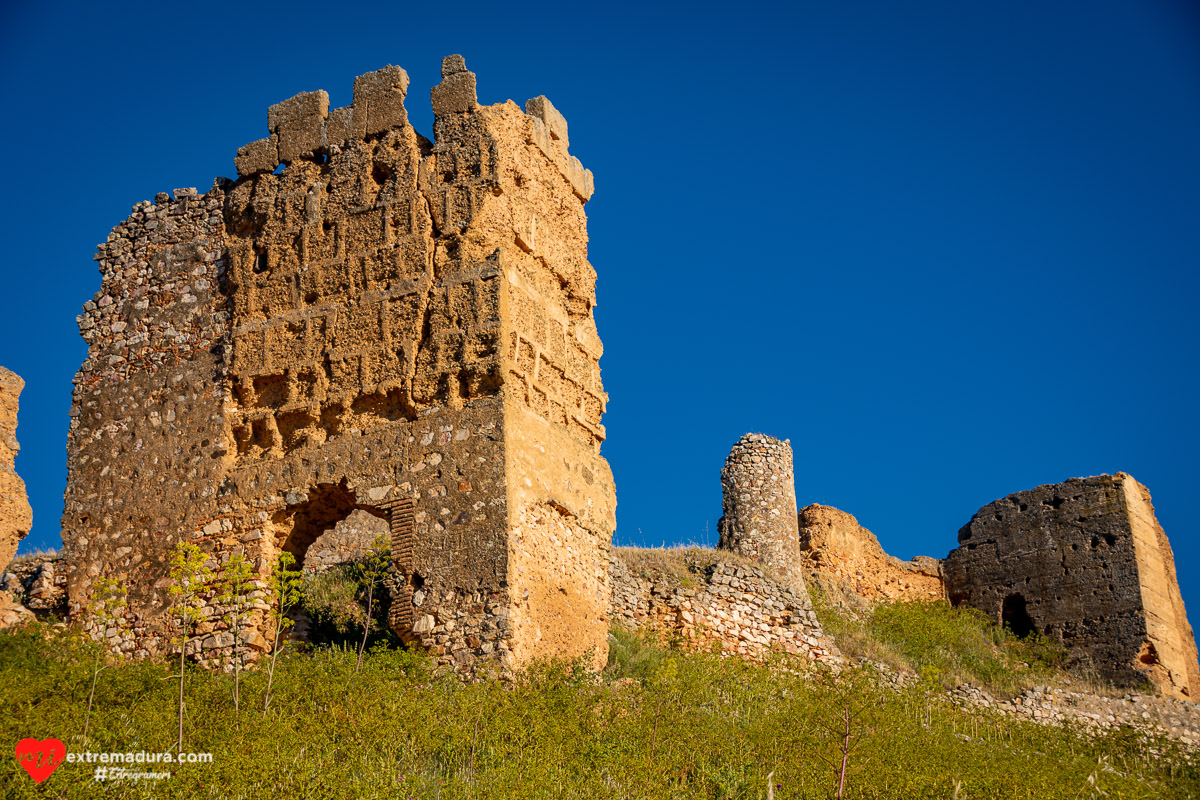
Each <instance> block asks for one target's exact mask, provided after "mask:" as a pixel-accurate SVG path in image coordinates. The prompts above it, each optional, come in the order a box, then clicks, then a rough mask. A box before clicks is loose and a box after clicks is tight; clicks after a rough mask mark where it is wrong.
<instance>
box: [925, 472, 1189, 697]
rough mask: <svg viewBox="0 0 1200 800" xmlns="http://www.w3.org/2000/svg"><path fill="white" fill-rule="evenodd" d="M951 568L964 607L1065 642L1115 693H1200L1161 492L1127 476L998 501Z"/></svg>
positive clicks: (980, 517) (970, 529) (975, 523)
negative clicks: (1143, 685)
mask: <svg viewBox="0 0 1200 800" xmlns="http://www.w3.org/2000/svg"><path fill="white" fill-rule="evenodd" d="M958 542H959V547H958V548H957V549H956V550H954V551H953V552H951V553H950V555H949V556H947V558H946V561H945V565H944V566H945V574H946V587H947V590H948V592H949V595H950V599H951V601H952V602H953V603H955V604H959V603H967V604H969V605H971V606H974V607H976V608H979V609H981V610H983V611H985V612H987V613H989V614H994V615H995V616H996V619H997V621H1000V622H1004V623H1006V624H1008V625H1010V626H1011V627H1012V628H1013V630H1014V631H1015V632H1016V633H1018V634H1021V633H1027V632H1030V631H1033V630H1036V631H1038V632H1039V633H1041V634H1043V635H1046V636H1051V637H1054V638H1056V639H1059V640H1060V641H1062V642H1063V644H1064V645H1066V646H1067V647H1068V648H1069V650H1070V653H1071V655H1072V656H1073V657H1074V658H1076V659H1087V660H1090V661H1091V662H1092V663H1094V665H1095V666H1096V667H1097V668H1098V669H1099V670H1100V671H1101V672H1102V673H1103V674H1104V676H1105V677H1107V678H1108V679H1110V680H1112V681H1113V682H1115V683H1118V684H1123V685H1132V684H1136V683H1140V682H1142V681H1143V680H1145V679H1147V678H1148V679H1149V680H1150V681H1151V682H1152V683H1153V684H1154V685H1155V686H1156V687H1157V688H1158V690H1159V691H1161V692H1162V693H1163V694H1166V695H1170V696H1175V697H1192V698H1194V697H1195V696H1196V693H1197V692H1198V691H1200V666H1198V665H1197V660H1196V643H1195V639H1194V637H1193V634H1192V628H1191V626H1190V625H1189V624H1188V621H1187V614H1186V613H1185V611H1184V608H1183V599H1182V597H1181V595H1180V592H1179V584H1178V581H1177V579H1176V574H1175V560H1174V556H1173V554H1172V552H1171V545H1170V543H1168V541H1167V537H1166V534H1165V533H1164V532H1163V529H1162V527H1161V526H1160V525H1159V524H1158V521H1157V519H1155V516H1154V506H1153V505H1152V504H1151V502H1150V493H1149V492H1148V491H1147V490H1146V487H1144V486H1142V485H1141V484H1140V483H1138V482H1137V481H1136V480H1134V479H1133V478H1132V477H1131V476H1129V475H1126V474H1125V473H1117V474H1116V475H1100V476H1097V477H1093V478H1073V479H1071V480H1069V481H1066V482H1065V483H1059V484H1052V485H1047V486H1039V487H1037V488H1036V489H1030V490H1028V491H1024V492H1017V493H1016V494H1012V495H1009V496H1008V497H1006V498H1004V499H1002V500H997V501H996V502H994V503H990V504H988V505H986V506H984V507H983V508H981V509H980V510H979V512H978V513H976V514H975V516H974V517H973V518H972V519H971V521H970V522H969V523H967V524H966V525H965V526H964V527H963V528H962V530H960V531H959V533H958Z"/></svg>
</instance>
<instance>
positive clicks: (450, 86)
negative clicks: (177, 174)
mask: <svg viewBox="0 0 1200 800" xmlns="http://www.w3.org/2000/svg"><path fill="white" fill-rule="evenodd" d="M476 84H477V81H476V76H475V73H473V72H471V71H469V70H468V69H467V65H466V61H465V60H464V59H463V57H462V56H461V55H449V56H446V57H445V58H444V59H442V81H441V83H439V84H438V85H436V86H434V87H432V88H431V89H430V102H431V104H432V106H433V113H434V117H435V120H436V119H441V118H444V117H446V116H447V115H451V114H473V113H476V112H477V111H479V110H480V109H481V108H483V106H480V105H479V100H478V96H477V90H476ZM408 87H409V78H408V73H407V72H405V71H404V69H402V68H401V67H395V66H391V65H389V66H386V67H384V68H383V69H380V70H376V71H374V72H368V73H366V74H365V75H359V76H358V77H357V78H355V79H354V100H353V102H351V104H350V105H348V106H343V107H341V108H335V109H333V110H330V108H329V95H328V94H327V93H326V92H325V91H324V90H318V91H315V92H301V93H300V94H297V95H295V96H294V97H290V98H288V99H287V100H284V101H282V102H280V103H276V104H275V105H273V106H270V107H269V108H268V109H267V130H268V131H269V135H268V136H266V137H265V138H262V139H258V140H256V141H253V142H250V143H249V144H247V145H244V146H243V147H240V148H238V151H237V156H236V157H235V158H234V165H235V166H236V167H237V172H238V175H239V176H240V177H248V176H252V175H255V174H258V173H262V172H274V171H275V169H276V168H277V167H278V166H279V165H280V164H284V165H286V164H290V163H292V162H294V161H296V160H298V159H304V158H317V157H319V156H321V155H328V154H330V153H336V152H338V151H339V150H340V149H341V148H343V147H345V146H347V145H348V144H349V143H351V142H353V141H357V140H365V139H367V138H369V137H372V136H378V135H380V134H383V133H385V132H386V131H388V130H391V129H393V128H403V127H405V126H407V125H408V112H407V110H406V109H405V106H404V101H405V98H406V97H407V95H408ZM501 105H503V104H501ZM525 114H526V115H527V116H528V120H529V123H528V128H529V130H528V132H527V136H526V141H527V142H528V143H529V144H531V145H535V146H537V148H538V149H539V150H540V151H541V152H542V153H543V154H544V155H545V156H546V158H548V159H549V160H550V162H551V163H552V164H554V165H555V167H557V168H558V170H559V172H561V173H562V176H563V177H564V178H566V180H567V181H568V183H570V185H571V189H572V191H573V192H574V193H575V195H576V196H578V197H579V199H580V200H581V201H583V202H584V203H586V202H587V201H588V200H590V199H591V197H592V194H593V193H594V191H595V181H594V178H593V177H592V173H591V170H588V169H585V168H584V166H583V164H582V163H581V162H580V161H579V159H578V158H576V157H574V156H572V155H571V154H570V153H569V152H567V148H568V145H569V140H568V138H567V120H566V119H565V118H564V117H563V115H562V114H561V113H559V111H558V109H556V108H555V107H554V105H553V104H552V103H551V102H550V100H549V99H547V98H546V97H545V96H544V95H539V96H538V97H534V98H531V99H530V100H527V101H526V102H525ZM435 132H436V133H437V136H436V138H437V139H439V140H440V139H442V131H440V130H438V126H437V124H436V122H435Z"/></svg>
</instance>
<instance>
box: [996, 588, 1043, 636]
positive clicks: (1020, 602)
mask: <svg viewBox="0 0 1200 800" xmlns="http://www.w3.org/2000/svg"><path fill="white" fill-rule="evenodd" d="M1000 622H1001V623H1003V624H1004V627H1006V628H1008V629H1009V630H1010V631H1012V633H1013V635H1014V636H1017V637H1020V638H1022V639H1024V638H1025V637H1026V636H1028V635H1029V634H1031V633H1036V632H1037V627H1036V626H1035V625H1034V624H1033V619H1032V618H1031V617H1030V616H1029V611H1028V610H1027V609H1026V607H1025V597H1024V595H1020V594H1010V595H1009V596H1008V597H1006V598H1004V605H1003V606H1002V607H1001V609H1000Z"/></svg>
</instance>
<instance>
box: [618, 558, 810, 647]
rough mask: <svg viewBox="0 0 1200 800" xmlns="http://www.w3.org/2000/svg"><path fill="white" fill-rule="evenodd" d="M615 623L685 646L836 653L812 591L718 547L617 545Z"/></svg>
mask: <svg viewBox="0 0 1200 800" xmlns="http://www.w3.org/2000/svg"><path fill="white" fill-rule="evenodd" d="M610 574H611V579H612V621H613V622H614V623H615V624H618V625H620V626H622V627H624V628H627V629H633V630H647V631H651V632H653V633H655V634H657V635H658V636H660V637H661V638H662V639H664V640H666V641H676V642H679V643H680V644H682V645H683V646H685V647H689V648H696V649H707V648H711V647H714V646H715V647H719V648H720V649H721V651H722V652H724V653H729V654H736V655H742V656H748V657H752V658H757V657H762V656H764V655H766V654H767V653H769V652H784V653H790V654H792V655H800V656H804V657H806V658H810V659H814V660H822V661H823V660H826V659H828V658H829V657H830V656H831V655H833V654H834V646H833V642H832V641H831V640H830V639H829V638H828V637H827V636H825V634H824V632H823V631H822V629H821V626H820V623H819V622H818V621H817V617H816V614H815V613H814V612H813V610H812V606H811V604H810V603H809V599H808V597H807V595H799V594H796V593H795V592H794V591H792V589H791V587H789V586H787V585H785V584H784V583H781V582H779V581H778V580H776V579H775V578H774V577H772V576H771V575H770V574H768V573H766V572H764V571H763V570H762V569H760V568H758V567H757V566H754V565H753V564H752V563H747V562H745V561H743V560H742V559H740V558H738V557H737V556H731V555H729V554H725V553H722V552H721V551H719V550H718V551H713V550H708V551H705V550H692V551H686V550H648V549H641V548H633V547H622V548H617V549H615V550H614V551H613V553H612V563H611V566H610Z"/></svg>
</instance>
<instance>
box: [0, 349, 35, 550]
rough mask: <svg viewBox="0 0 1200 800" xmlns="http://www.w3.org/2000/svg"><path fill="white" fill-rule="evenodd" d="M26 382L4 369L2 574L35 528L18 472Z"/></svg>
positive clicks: (0, 397) (0, 398)
mask: <svg viewBox="0 0 1200 800" xmlns="http://www.w3.org/2000/svg"><path fill="white" fill-rule="evenodd" d="M24 388H25V381H23V380H21V378H20V377H18V376H17V375H16V373H14V372H10V371H9V370H7V369H5V368H4V367H0V572H3V571H4V568H5V567H6V566H8V563H9V562H10V561H12V559H13V556H14V555H16V553H17V545H18V544H19V543H20V541H21V540H22V539H23V538H25V536H26V534H28V533H29V529H30V528H31V527H32V526H33V509H32V508H30V506H29V498H28V497H27V496H26V494H25V482H24V481H23V480H21V478H20V477H19V476H18V475H17V473H16V470H15V469H14V465H15V461H16V458H17V453H18V452H19V451H20V449H21V447H20V445H18V444H17V405H18V402H19V400H20V397H21V390H22V389H24Z"/></svg>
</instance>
